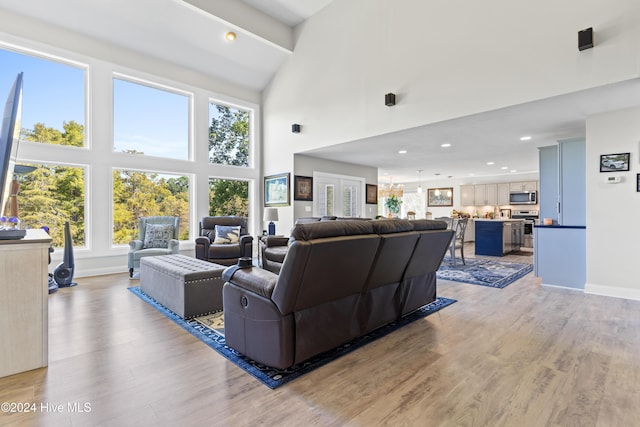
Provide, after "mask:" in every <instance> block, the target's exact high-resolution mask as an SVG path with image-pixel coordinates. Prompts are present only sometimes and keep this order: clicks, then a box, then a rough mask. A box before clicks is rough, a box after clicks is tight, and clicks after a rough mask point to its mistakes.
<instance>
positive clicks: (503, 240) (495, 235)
mask: <svg viewBox="0 0 640 427" xmlns="http://www.w3.org/2000/svg"><path fill="white" fill-rule="evenodd" d="M474 223H475V225H476V236H475V238H476V240H475V242H476V243H475V250H476V251H475V253H476V255H489V256H503V255H505V254H507V253H509V252H513V251H518V250H520V247H521V245H522V233H523V230H524V225H523V224H524V221H523V220H517V219H513V220H482V219H477V220H476V221H474Z"/></svg>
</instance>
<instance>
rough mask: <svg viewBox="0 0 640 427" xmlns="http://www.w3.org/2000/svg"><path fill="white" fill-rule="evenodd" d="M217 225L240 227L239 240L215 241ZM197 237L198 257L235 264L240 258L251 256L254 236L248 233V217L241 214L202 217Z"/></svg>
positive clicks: (224, 263) (225, 263) (217, 262)
mask: <svg viewBox="0 0 640 427" xmlns="http://www.w3.org/2000/svg"><path fill="white" fill-rule="evenodd" d="M216 225H220V226H234V227H238V226H239V227H240V233H239V236H238V241H237V242H234V243H221V244H217V243H215V240H216ZM198 235H199V237H197V238H196V248H195V249H196V258H198V259H201V260H204V261H209V262H214V263H216V264H221V265H233V264H236V263H237V262H238V259H240V258H245V257H246V258H251V257H252V253H253V236H251V235H249V234H247V219H246V218H244V217H240V216H206V217H204V218H202V221H200V224H199V230H198Z"/></svg>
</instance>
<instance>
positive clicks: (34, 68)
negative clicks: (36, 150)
mask: <svg viewBox="0 0 640 427" xmlns="http://www.w3.org/2000/svg"><path fill="white" fill-rule="evenodd" d="M21 71H22V72H24V78H23V100H22V127H23V128H27V129H32V128H33V125H34V124H35V123H44V124H45V126H47V127H52V128H55V129H58V130H62V125H63V122H69V121H72V120H73V121H76V122H78V123H80V124H83V125H84V124H85V114H84V112H85V105H84V102H85V81H84V73H85V70H84V69H82V68H76V67H73V66H69V65H66V64H61V63H57V62H54V61H50V60H45V59H41V58H37V57H33V56H29V55H24V54H19V53H15V52H12V51H9V50H4V49H0V97H1V98H2V102H3V103H4V98H5V97H6V94H7V93H8V92H9V89H10V88H11V85H12V84H13V81H14V80H15V78H16V75H17V74H18V73H19V72H21ZM188 103H189V98H188V97H187V96H185V95H179V94H176V93H171V92H168V91H164V90H158V89H155V88H150V87H147V86H143V85H139V84H135V83H131V82H128V81H124V80H119V79H114V146H115V150H116V151H124V150H128V149H135V150H137V151H142V152H144V153H145V154H148V155H153V156H160V157H170V158H176V159H185V160H186V159H187V158H188V138H189V134H188V132H189V123H188V117H189V104H188Z"/></svg>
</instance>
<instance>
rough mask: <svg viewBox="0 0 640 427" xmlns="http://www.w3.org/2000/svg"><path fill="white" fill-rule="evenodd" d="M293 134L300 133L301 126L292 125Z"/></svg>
mask: <svg viewBox="0 0 640 427" xmlns="http://www.w3.org/2000/svg"><path fill="white" fill-rule="evenodd" d="M291 132H293V133H300V125H299V124H297V123H294V124H292V125H291Z"/></svg>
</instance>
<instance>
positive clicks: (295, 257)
mask: <svg viewBox="0 0 640 427" xmlns="http://www.w3.org/2000/svg"><path fill="white" fill-rule="evenodd" d="M452 234H453V231H451V230H447V225H446V223H444V222H442V221H434V220H413V221H409V220H400V219H398V220H374V221H364V220H363V221H358V220H354V221H318V222H314V223H305V224H297V225H296V226H295V227H294V229H293V230H292V233H291V237H292V242H291V244H290V245H289V250H288V253H287V256H286V258H285V259H284V263H283V265H282V269H281V270H280V274H279V275H277V274H274V273H272V272H270V271H267V270H264V269H260V268H257V267H249V268H236V267H231V268H228V269H227V270H225V272H224V273H223V279H224V280H225V284H224V287H223V304H224V322H225V339H226V343H227V345H229V346H230V347H232V348H234V349H236V350H237V351H239V352H240V353H242V354H244V355H246V356H248V357H250V358H251V359H253V360H255V361H257V362H259V363H263V364H265V365H268V366H272V367H275V368H279V369H285V368H288V367H290V366H292V365H294V364H297V363H300V362H303V361H305V360H307V359H309V358H311V357H313V356H315V355H317V354H320V353H322V352H325V351H327V350H330V349H332V348H335V347H337V346H339V345H341V344H343V343H345V342H348V341H350V340H351V339H353V338H356V337H358V336H360V335H363V334H365V333H367V332H369V331H372V330H374V329H376V328H378V327H381V326H383V325H385V324H387V323H390V322H393V321H395V320H397V319H399V318H400V317H402V316H403V315H405V314H408V313H410V312H412V311H414V310H416V309H418V308H420V307H422V306H423V305H425V304H428V303H430V302H432V301H434V300H435V298H436V270H437V269H438V268H439V266H440V263H441V262H442V258H443V257H444V254H445V252H446V251H447V249H448V247H449V244H450V242H451V237H452Z"/></svg>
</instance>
